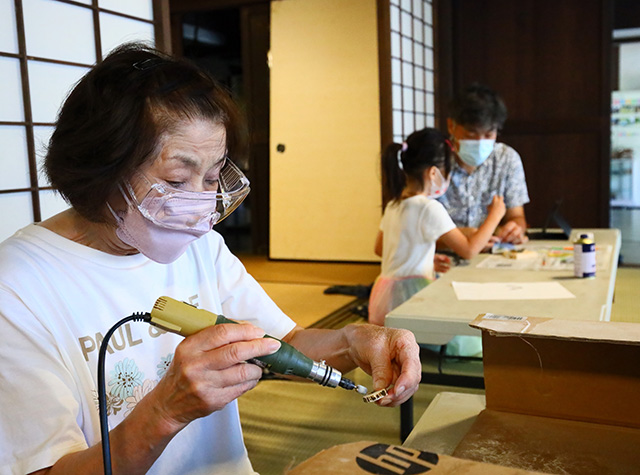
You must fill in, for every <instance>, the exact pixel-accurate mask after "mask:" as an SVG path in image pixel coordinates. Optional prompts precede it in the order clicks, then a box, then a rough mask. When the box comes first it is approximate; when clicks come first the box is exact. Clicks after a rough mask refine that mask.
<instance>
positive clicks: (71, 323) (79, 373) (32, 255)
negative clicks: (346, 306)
mask: <svg viewBox="0 0 640 475" xmlns="http://www.w3.org/2000/svg"><path fill="white" fill-rule="evenodd" d="M163 295H166V296H169V297H172V298H175V299H176V300H180V301H185V302H188V303H191V304H193V305H197V306H198V307H200V308H203V309H207V310H209V311H212V312H214V313H217V314H223V315H226V316H227V317H229V318H233V319H237V320H247V321H249V322H251V323H253V324H254V325H256V326H259V327H260V328H262V329H263V330H264V331H265V332H266V333H268V334H270V335H273V336H275V337H277V338H282V337H283V336H284V335H286V334H287V333H289V331H291V330H292V329H293V328H294V326H295V323H294V322H293V321H292V320H290V319H289V318H288V317H287V316H286V315H285V314H284V313H283V312H282V311H281V310H280V309H279V308H278V307H277V306H276V305H275V303H274V302H273V301H272V300H271V299H270V298H269V297H268V296H267V295H266V293H265V292H264V291H263V290H262V288H261V287H260V285H259V284H258V283H257V282H256V281H255V280H254V279H253V278H252V277H251V276H250V275H249V274H247V272H246V271H245V269H244V267H243V265H242V263H241V262H240V261H239V260H238V259H237V258H236V257H235V256H233V255H232V254H231V253H230V251H229V249H228V248H227V247H226V245H225V244H224V241H223V239H222V237H221V236H220V235H219V234H218V233H216V232H214V231H212V232H210V233H208V234H207V235H206V236H204V237H202V238H200V239H198V240H197V241H195V242H194V243H192V244H191V246H190V247H189V249H188V250H187V251H186V252H185V253H184V254H183V255H182V256H181V257H180V258H178V259H177V260H176V261H175V262H173V263H171V264H158V263H156V262H153V261H151V260H149V259H148V258H146V257H145V256H143V255H141V254H137V255H133V256H113V255H109V254H106V253H103V252H100V251H98V250H95V249H92V248H89V247H86V246H83V245H81V244H78V243H75V242H73V241H70V240H68V239H65V238H63V237H62V236H59V235H57V234H55V233H53V232H51V231H49V230H47V229H45V228H43V227H41V226H36V225H30V226H27V227H26V228H24V229H22V230H20V231H18V232H17V233H16V234H15V235H14V236H12V237H11V238H9V239H7V240H6V241H4V242H3V243H1V244H0V404H1V405H2V411H0V474H3V475H4V474H25V473H30V472H32V471H35V470H38V469H42V468H45V467H48V466H51V465H52V464H53V463H54V462H56V461H57V460H58V459H59V458H60V457H62V456H63V455H65V454H68V453H70V452H74V451H79V450H83V449H86V448H87V447H90V446H93V445H95V444H97V443H99V442H100V423H99V418H98V405H97V391H96V388H97V385H96V381H97V376H96V375H97V361H98V350H99V347H100V343H101V341H102V340H103V337H104V335H105V334H106V332H107V331H108V330H109V329H110V328H111V327H112V326H113V325H114V324H115V323H116V322H118V321H119V320H121V319H123V318H125V317H127V316H128V315H131V314H132V313H133V312H149V311H151V308H152V307H153V304H154V302H155V300H156V299H157V298H158V297H160V296H163ZM180 341H182V337H181V336H178V335H175V334H172V333H165V332H163V331H161V330H159V329H158V328H156V327H152V326H150V325H148V324H146V323H137V322H129V323H127V324H125V325H123V326H121V327H120V328H119V330H118V331H116V332H115V333H114V335H113V337H112V338H111V340H110V343H109V351H108V353H107V358H106V371H105V375H106V381H107V388H106V389H107V399H108V414H109V425H110V427H111V428H113V427H114V426H115V425H117V424H118V423H120V422H121V421H122V420H123V419H124V418H125V417H126V416H127V414H128V413H129V412H130V411H132V410H133V409H134V408H135V406H136V404H137V403H138V401H139V400H140V399H142V398H143V397H144V396H145V394H147V393H148V392H149V391H151V390H152V389H153V387H155V385H156V384H157V383H158V381H159V380H160V379H161V378H162V376H163V375H164V372H165V371H166V369H167V368H168V366H169V364H170V363H171V361H172V358H173V353H174V351H175V348H176V346H177V345H178V344H179V343H180ZM148 473H150V474H167V475H173V474H178V473H179V474H191V475H195V474H198V475H199V474H205V473H206V474H229V473H234V474H236V473H238V474H247V473H254V471H253V469H252V467H251V463H250V462H249V458H248V456H247V451H246V449H245V447H244V442H243V439H242V430H241V427H240V418H239V414H238V407H237V403H236V401H233V402H232V403H230V404H228V405H227V406H226V407H224V409H222V410H220V411H217V412H214V413H213V414H211V415H209V416H207V417H204V418H201V419H197V420H195V421H193V422H191V423H190V424H189V425H188V426H187V427H186V428H185V429H183V430H182V431H181V432H179V433H178V434H177V435H176V436H175V437H174V438H173V439H172V440H171V442H170V443H169V444H168V446H167V447H166V449H165V450H164V452H163V453H162V455H161V456H160V457H159V458H158V460H156V462H155V464H154V465H153V466H152V467H151V469H150V470H149V472H148Z"/></svg>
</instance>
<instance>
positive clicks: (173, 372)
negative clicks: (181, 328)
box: [149, 323, 280, 432]
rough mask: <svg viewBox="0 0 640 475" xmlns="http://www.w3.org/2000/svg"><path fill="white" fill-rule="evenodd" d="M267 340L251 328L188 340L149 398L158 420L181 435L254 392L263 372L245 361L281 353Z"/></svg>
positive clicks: (216, 330) (211, 331)
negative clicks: (202, 420)
mask: <svg viewBox="0 0 640 475" xmlns="http://www.w3.org/2000/svg"><path fill="white" fill-rule="evenodd" d="M264 334H265V332H264V330H262V329H260V328H258V327H255V326H253V325H251V324H248V323H240V324H220V325H214V326H211V327H207V328H205V329H204V330H202V331H199V332H198V333H195V334H193V335H191V336H189V337H187V338H185V339H184V340H183V341H182V342H181V343H180V344H179V345H178V346H177V348H176V351H175V354H174V358H173V361H172V363H171V366H169V369H168V370H167V373H166V374H165V376H164V377H163V378H162V379H161V380H160V382H159V383H158V386H157V387H156V388H155V389H154V390H153V391H152V393H151V394H149V396H151V397H153V398H154V399H155V400H154V406H155V407H156V409H157V412H158V415H159V416H161V417H163V418H164V420H165V423H167V424H168V425H170V426H171V425H173V428H174V430H175V431H176V432H177V431H179V430H181V429H182V428H183V427H184V426H186V425H187V424H188V423H189V422H191V421H192V420H194V419H197V418H200V417H204V416H207V415H209V414H211V413H212V412H215V411H218V410H220V409H222V408H223V407H224V406H226V405H227V404H229V403H230V402H231V401H233V400H234V399H237V398H238V397H239V396H241V395H242V394H244V393H245V392H247V391H249V390H250V389H252V388H254V387H255V386H256V384H258V380H259V379H260V377H261V376H262V369H261V368H260V367H258V366H256V365H254V364H247V363H245V361H247V360H249V359H251V358H255V357H258V356H264V355H269V354H271V353H274V352H275V351H277V350H278V348H280V342H279V341H278V340H275V339H273V338H263V336H264ZM152 395H153V396H152Z"/></svg>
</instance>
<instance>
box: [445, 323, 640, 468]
mask: <svg viewBox="0 0 640 475" xmlns="http://www.w3.org/2000/svg"><path fill="white" fill-rule="evenodd" d="M470 325H471V326H472V327H474V328H478V329H480V330H481V331H482V345H483V359H484V377H485V391H486V405H487V408H486V410H485V411H483V412H482V413H481V414H480V415H479V416H478V418H477V419H476V421H475V422H474V424H473V426H472V427H471V429H470V431H469V432H468V433H467V435H466V436H465V437H464V439H463V440H462V442H461V443H460V444H459V445H458V447H457V448H456V450H455V451H454V455H455V456H457V457H461V458H468V459H472V460H479V461H485V462H493V463H500V464H501V465H507V466H512V467H520V468H524V469H528V470H540V471H544V472H549V473H576V474H591V473H593V474H605V473H612V474H616V475H617V474H624V473H629V474H632V473H633V474H637V473H640V325H638V324H633V323H615V322H586V321H585V322H581V321H573V320H557V319H548V318H533V317H514V316H503V315H492V314H483V315H480V316H479V317H478V318H476V319H475V320H474V321H473V322H472V323H471V324H470Z"/></svg>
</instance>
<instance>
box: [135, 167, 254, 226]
mask: <svg viewBox="0 0 640 475" xmlns="http://www.w3.org/2000/svg"><path fill="white" fill-rule="evenodd" d="M142 177H143V178H144V180H146V182H147V183H148V184H149V187H150V188H149V191H148V192H147V193H146V194H145V196H144V198H142V199H141V200H138V199H137V198H136V193H135V192H134V190H133V188H132V187H131V185H130V184H129V183H126V185H125V186H126V188H127V192H128V193H123V195H124V196H125V198H126V199H127V201H128V202H129V205H130V206H135V207H137V208H138V209H139V210H140V212H141V213H142V215H143V216H144V217H146V218H147V219H149V220H150V221H152V222H154V223H155V224H157V225H159V226H162V227H165V228H171V229H178V230H189V229H200V228H207V227H208V228H209V229H211V227H213V225H214V224H216V223H219V222H220V221H222V220H223V219H225V218H226V217H227V216H229V215H230V214H231V213H232V212H233V211H234V210H235V209H236V208H237V207H238V206H240V203H242V201H243V200H244V199H245V198H246V197H247V195H248V194H249V191H250V187H249V179H248V178H247V177H246V176H245V175H244V173H242V171H241V170H240V169H239V168H238V167H237V166H236V165H235V164H234V163H233V162H232V161H231V160H229V159H228V158H226V157H225V159H224V160H223V163H222V164H221V168H220V173H219V174H218V180H217V182H218V183H217V190H216V191H184V190H179V189H177V188H173V187H172V186H169V185H167V184H163V183H153V182H151V181H150V180H149V179H148V178H147V177H146V176H144V175H142Z"/></svg>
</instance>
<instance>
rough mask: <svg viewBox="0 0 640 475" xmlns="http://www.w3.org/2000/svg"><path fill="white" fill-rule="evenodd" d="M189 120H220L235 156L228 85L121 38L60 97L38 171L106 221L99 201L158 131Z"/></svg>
mask: <svg viewBox="0 0 640 475" xmlns="http://www.w3.org/2000/svg"><path fill="white" fill-rule="evenodd" d="M190 120H209V121H212V122H214V123H217V124H220V125H222V126H223V127H224V128H225V130H226V140H227V144H226V145H227V152H228V155H229V156H230V157H231V158H236V159H237V158H239V157H238V155H240V154H241V153H242V152H241V148H242V144H243V143H244V140H243V138H242V133H241V131H243V130H244V129H243V128H242V127H241V122H240V118H239V114H238V110H237V108H236V106H235V104H234V103H233V101H232V100H231V97H230V95H229V93H228V91H227V90H225V89H223V88H222V87H221V86H220V85H219V84H218V83H217V82H216V81H215V80H214V79H213V78H212V77H210V76H209V75H208V74H207V73H206V72H204V71H203V70H201V69H200V68H198V67H197V66H195V65H194V64H192V63H190V62H188V61H187V60H184V59H176V58H173V57H171V56H168V55H166V54H163V53H161V52H159V51H157V50H155V49H153V48H150V47H148V46H146V45H143V44H140V43H129V44H125V45H123V46H120V47H118V48H117V49H116V50H114V51H113V52H112V53H110V54H109V55H108V56H107V57H106V58H105V59H104V61H102V62H101V63H99V64H97V65H96V66H94V67H93V68H92V69H91V70H90V71H89V72H88V73H87V74H86V75H85V76H84V77H83V78H82V79H81V80H80V81H79V82H78V84H77V85H76V86H75V87H74V89H73V91H72V92H71V93H70V94H69V96H68V98H67V99H66V100H65V102H64V104H63V106H62V108H61V110H60V113H59V115H58V119H57V123H56V128H55V130H54V132H53V135H52V137H51V140H50V142H49V147H48V152H47V155H46V157H45V160H44V171H45V173H46V175H47V177H48V179H49V181H50V183H51V185H52V186H53V188H55V189H56V190H58V192H59V193H60V194H61V195H62V196H63V198H64V199H65V200H66V201H67V202H68V203H69V204H71V206H73V208H74V209H75V210H76V211H78V212H79V213H80V215H82V216H83V217H84V218H86V219H88V220H90V221H94V222H105V221H107V220H108V219H109V218H108V214H107V213H106V212H105V204H106V203H107V201H108V200H109V198H110V197H112V196H113V195H114V193H117V192H118V186H119V185H121V183H122V182H123V181H125V180H128V179H129V178H130V177H131V176H132V175H133V173H134V172H135V171H136V170H137V169H138V168H140V166H141V165H142V164H143V163H145V162H146V161H148V160H151V159H153V158H154V157H155V156H157V154H158V152H159V151H160V145H161V137H162V136H163V135H164V134H166V133H170V132H171V131H172V130H173V129H174V128H175V127H176V126H178V125H179V124H181V123H183V122H185V121H190Z"/></svg>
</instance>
